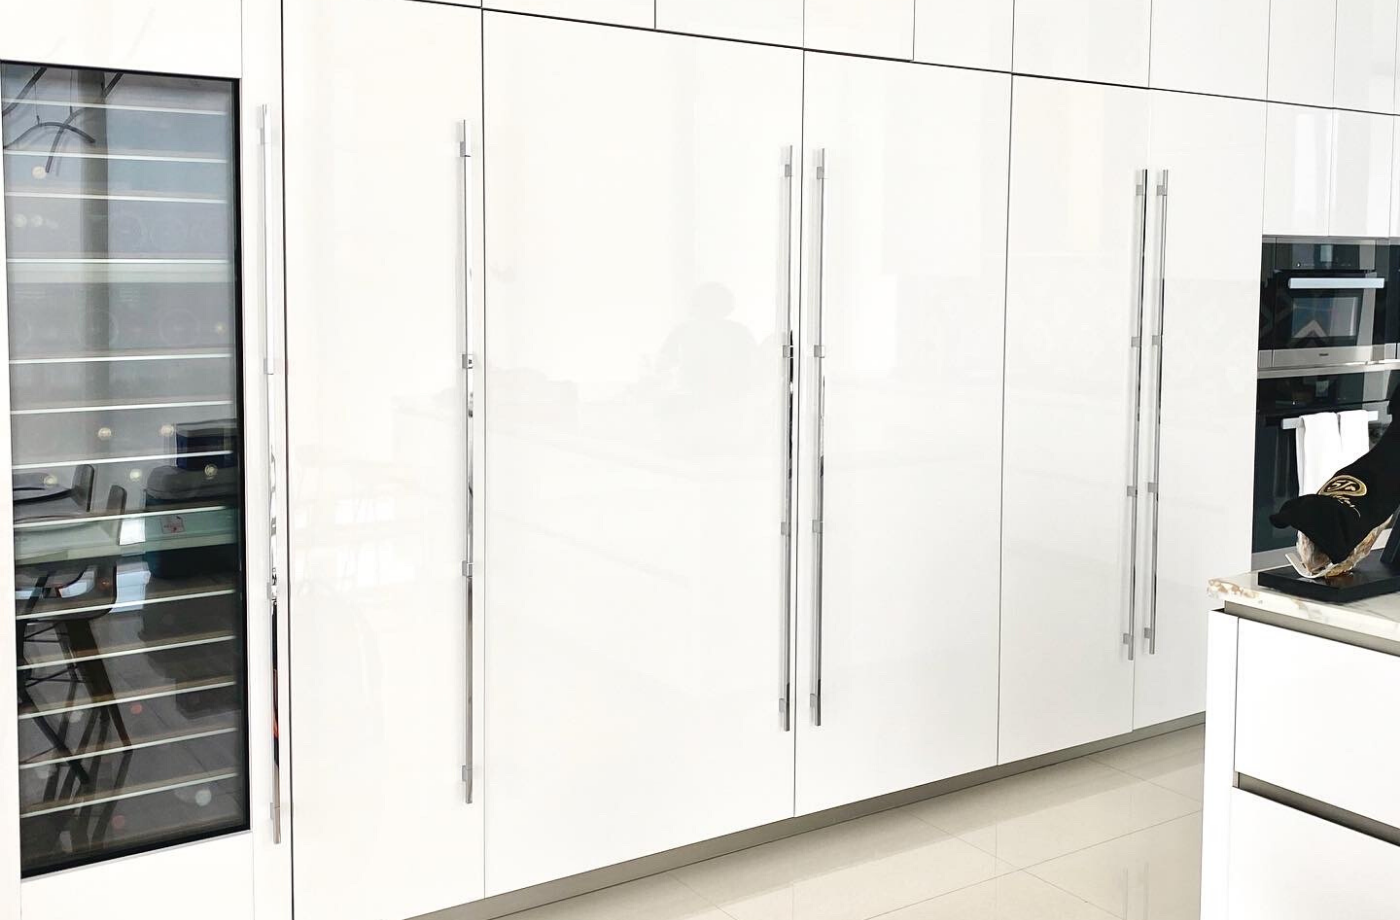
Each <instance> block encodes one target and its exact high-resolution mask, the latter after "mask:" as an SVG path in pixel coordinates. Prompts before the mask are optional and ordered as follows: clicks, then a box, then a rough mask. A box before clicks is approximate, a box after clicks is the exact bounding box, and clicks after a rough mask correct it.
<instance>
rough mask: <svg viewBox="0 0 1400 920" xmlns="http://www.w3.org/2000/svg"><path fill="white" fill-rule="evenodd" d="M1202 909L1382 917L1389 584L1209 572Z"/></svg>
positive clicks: (1393, 866) (1396, 607)
mask: <svg viewBox="0 0 1400 920" xmlns="http://www.w3.org/2000/svg"><path fill="white" fill-rule="evenodd" d="M1210 586H1211V593H1212V594H1213V596H1214V597H1215V598H1216V600H1217V602H1223V604H1224V609H1223V610H1221V611H1218V612H1217V613H1214V614H1212V615H1211V639H1210V642H1211V645H1210V654H1211V665H1210V667H1211V671H1210V689H1209V693H1210V721H1209V723H1208V724H1207V728H1206V755H1205V757H1206V777H1205V796H1206V798H1205V824H1204V841H1203V860H1204V862H1203V865H1202V909H1201V916H1202V917H1203V918H1204V920H1313V918H1316V917H1322V916H1339V917H1346V918H1348V920H1390V918H1393V917H1394V916H1395V906H1396V904H1397V903H1400V787H1397V786H1396V783H1395V779H1394V772H1395V770H1394V768H1395V763H1396V761H1397V760H1400V733H1397V732H1396V730H1395V727H1394V726H1395V707H1396V703H1397V701H1400V597H1397V596H1395V595H1390V596H1386V597H1380V598H1374V599H1371V600H1365V601H1358V602H1356V603H1351V604H1346V605H1340V604H1332V603H1326V602H1322V601H1312V600H1306V599H1303V598H1299V597H1294V596H1291V595H1287V594H1283V593H1280V592H1277V591H1274V590H1271V589H1268V588H1264V587H1261V586H1260V585H1259V583H1258V580H1257V575H1254V574H1249V575H1242V576H1238V577H1234V578H1223V579H1217V580H1215V581H1212V582H1211V583H1210Z"/></svg>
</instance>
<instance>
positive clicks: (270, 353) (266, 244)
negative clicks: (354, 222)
mask: <svg viewBox="0 0 1400 920" xmlns="http://www.w3.org/2000/svg"><path fill="white" fill-rule="evenodd" d="M258 146H259V147H260V148H261V151H260V152H261V153H262V207H261V211H260V213H259V215H258V216H259V220H260V223H261V225H262V226H261V227H260V231H261V233H262V283H263V284H262V287H263V309H262V334H263V341H262V350H263V378H264V383H265V384H266V386H265V388H264V389H265V390H266V393H267V404H266V406H265V407H264V411H265V412H266V415H267V484H268V486H267V496H268V497H267V511H268V516H267V522H268V526H267V541H268V557H267V559H268V574H267V600H268V607H269V611H270V615H269V623H268V625H269V627H270V629H271V631H272V640H271V643H270V644H271V665H272V842H273V843H274V844H280V843H281V842H282V732H281V725H280V717H279V706H278V704H279V699H278V692H277V679H278V675H279V670H280V666H279V661H278V659H279V655H278V651H279V648H278V637H277V633H278V628H279V626H280V623H279V619H280V617H279V615H278V614H279V610H278V608H279V605H280V601H281V599H280V597H279V587H280V586H279V585H278V573H277V449H276V444H277V442H276V440H275V438H274V431H275V429H274V426H273V414H274V410H275V408H276V399H275V397H274V390H273V382H274V380H275V378H276V375H277V358H276V347H275V345H274V344H273V338H274V337H273V322H272V304H273V303H274V302H275V298H274V291H273V286H274V283H273V275H272V237H271V229H272V214H273V211H274V210H275V209H276V205H275V204H274V202H273V200H272V180H273V176H274V175H275V173H274V168H275V164H274V162H273V149H272V109H271V107H270V106H268V105H262V106H260V107H259V108H258Z"/></svg>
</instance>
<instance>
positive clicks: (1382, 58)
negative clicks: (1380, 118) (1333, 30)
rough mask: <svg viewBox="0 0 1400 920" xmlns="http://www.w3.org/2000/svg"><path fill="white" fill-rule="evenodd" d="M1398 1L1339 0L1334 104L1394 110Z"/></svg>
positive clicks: (1356, 107)
mask: <svg viewBox="0 0 1400 920" xmlns="http://www.w3.org/2000/svg"><path fill="white" fill-rule="evenodd" d="M1398 12H1400V3H1397V0H1337V62H1336V74H1335V78H1334V79H1335V83H1334V86H1333V91H1332V100H1333V105H1335V106H1337V107H1338V108H1342V109H1361V110H1364V111H1368V112H1386V113H1390V112H1393V111H1394V110H1395V38H1396V34H1395V33H1396V15H1397V13H1398Z"/></svg>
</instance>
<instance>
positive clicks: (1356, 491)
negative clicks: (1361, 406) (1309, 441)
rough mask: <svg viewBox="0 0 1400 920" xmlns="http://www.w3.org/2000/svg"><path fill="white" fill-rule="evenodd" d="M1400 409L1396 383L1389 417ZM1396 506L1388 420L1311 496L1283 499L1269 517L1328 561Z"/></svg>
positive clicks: (1393, 436) (1398, 457)
mask: <svg viewBox="0 0 1400 920" xmlns="http://www.w3.org/2000/svg"><path fill="white" fill-rule="evenodd" d="M1397 412H1400V387H1397V388H1396V390H1395V392H1394V393H1393V394H1392V395H1391V397H1390V413H1391V417H1392V418H1396V417H1397ZM1397 507H1400V425H1398V424H1394V423H1392V424H1391V426H1390V427H1389V428H1387V429H1386V432H1385V434H1384V435H1382V436H1381V439H1380V441H1379V442H1378V443H1377V444H1376V446H1375V447H1373V448H1371V450H1370V452H1369V453H1367V454H1366V455H1365V456H1364V457H1362V458H1361V459H1359V460H1357V461H1356V462H1355V463H1353V464H1351V465H1349V466H1345V467H1342V469H1340V470H1338V471H1337V473H1336V475H1335V476H1333V477H1332V478H1331V479H1330V480H1328V482H1327V484H1326V485H1325V486H1323V487H1322V488H1321V489H1320V490H1319V491H1318V493H1317V494H1316V495H1302V496H1299V497H1298V498H1294V499H1291V500H1289V501H1287V502H1285V503H1284V505H1283V507H1282V508H1280V509H1279V510H1278V513H1276V514H1274V515H1272V516H1270V518H1269V520H1270V521H1271V522H1272V523H1273V525H1274V526H1275V527H1292V528H1295V529H1297V530H1299V531H1301V532H1303V533H1304V534H1306V535H1307V536H1308V539H1310V540H1312V542H1313V545H1314V546H1316V547H1317V548H1318V549H1319V550H1320V551H1322V552H1323V553H1326V554H1327V558H1328V559H1330V560H1331V561H1332V563H1333V564H1336V563H1338V562H1342V561H1343V560H1345V559H1346V558H1347V557H1349V556H1350V555H1351V554H1352V552H1353V551H1354V550H1355V549H1356V547H1357V546H1359V545H1360V544H1361V541H1362V540H1364V539H1366V537H1367V536H1368V535H1369V534H1370V533H1371V531H1373V530H1375V529H1376V528H1377V527H1379V526H1381V525H1382V524H1384V523H1385V522H1386V520H1387V519H1388V518H1389V517H1390V516H1391V515H1392V514H1394V513H1395V509H1396V508H1397Z"/></svg>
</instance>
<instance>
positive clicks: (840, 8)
mask: <svg viewBox="0 0 1400 920" xmlns="http://www.w3.org/2000/svg"><path fill="white" fill-rule="evenodd" d="M702 2H703V0H702ZM804 45H805V47H808V48H814V49H817V50H821V51H845V52H848V53H850V54H869V55H873V56H875V57H887V58H898V59H900V60H905V61H907V60H910V59H911V58H912V57H913V56H914V0H807V26H806V38H805V42H804Z"/></svg>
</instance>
